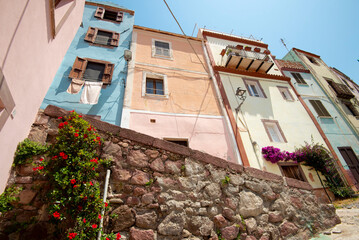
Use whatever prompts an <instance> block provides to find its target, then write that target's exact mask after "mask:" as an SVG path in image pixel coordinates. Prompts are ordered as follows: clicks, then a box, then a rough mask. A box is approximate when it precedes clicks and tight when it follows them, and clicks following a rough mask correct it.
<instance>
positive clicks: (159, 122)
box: [130, 112, 236, 162]
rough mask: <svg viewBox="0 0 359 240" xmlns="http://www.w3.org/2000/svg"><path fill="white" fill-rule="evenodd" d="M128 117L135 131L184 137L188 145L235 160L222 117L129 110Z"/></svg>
mask: <svg viewBox="0 0 359 240" xmlns="http://www.w3.org/2000/svg"><path fill="white" fill-rule="evenodd" d="M130 118H131V122H130V129H132V130H134V131H137V132H141V133H144V134H148V135H151V136H153V137H157V138H161V139H163V138H166V139H187V140H188V143H189V147H190V148H193V149H196V150H199V151H202V152H206V153H208V154H211V155H213V156H216V157H219V158H222V159H226V160H228V161H232V162H236V160H235V158H234V156H233V150H232V149H231V148H230V145H229V139H228V135H227V134H226V133H225V126H224V122H223V121H224V119H223V118H222V117H211V116H207V117H206V116H202V115H200V116H196V115H192V116H191V115H187V114H186V115H182V114H177V115H176V114H171V113H169V114H159V113H153V112H131V117H130ZM151 119H154V120H155V121H156V122H155V123H151V122H150V120H151Z"/></svg>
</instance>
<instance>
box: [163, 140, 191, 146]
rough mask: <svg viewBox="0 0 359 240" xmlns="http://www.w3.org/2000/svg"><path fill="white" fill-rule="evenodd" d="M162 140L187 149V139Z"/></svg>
mask: <svg viewBox="0 0 359 240" xmlns="http://www.w3.org/2000/svg"><path fill="white" fill-rule="evenodd" d="M164 140H166V141H168V142H172V143H176V144H178V145H182V146H185V147H188V140H187V139H176V138H164Z"/></svg>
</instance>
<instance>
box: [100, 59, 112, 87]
mask: <svg viewBox="0 0 359 240" xmlns="http://www.w3.org/2000/svg"><path fill="white" fill-rule="evenodd" d="M114 68H115V64H112V63H107V64H106V67H105V71H104V73H103V77H102V82H103V84H111V80H112V74H113V70H114Z"/></svg>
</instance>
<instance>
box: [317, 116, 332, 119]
mask: <svg viewBox="0 0 359 240" xmlns="http://www.w3.org/2000/svg"><path fill="white" fill-rule="evenodd" d="M318 118H324V119H333V117H332V116H330V117H328V116H318Z"/></svg>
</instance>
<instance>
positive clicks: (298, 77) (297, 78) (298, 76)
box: [291, 73, 307, 84]
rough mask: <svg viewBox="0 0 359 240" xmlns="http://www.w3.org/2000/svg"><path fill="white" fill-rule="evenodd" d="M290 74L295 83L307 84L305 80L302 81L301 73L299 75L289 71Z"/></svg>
mask: <svg viewBox="0 0 359 240" xmlns="http://www.w3.org/2000/svg"><path fill="white" fill-rule="evenodd" d="M291 74H292V76H293V77H294V79H295V81H297V83H300V84H307V82H306V81H304V79H303V77H302V75H300V74H299V73H291Z"/></svg>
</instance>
